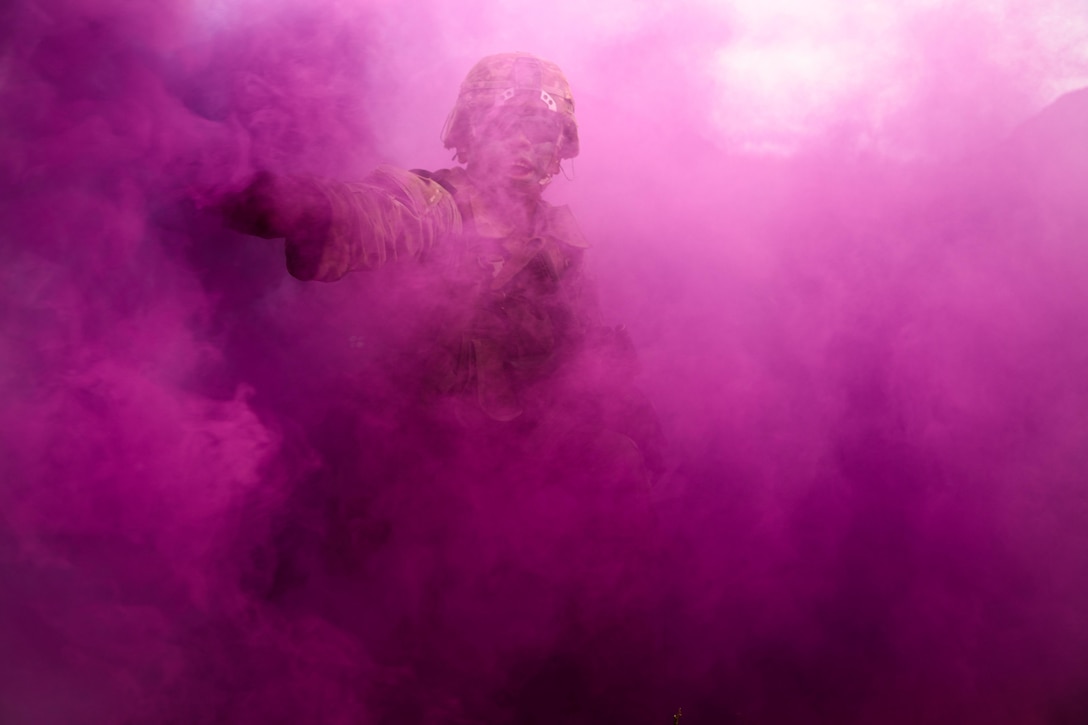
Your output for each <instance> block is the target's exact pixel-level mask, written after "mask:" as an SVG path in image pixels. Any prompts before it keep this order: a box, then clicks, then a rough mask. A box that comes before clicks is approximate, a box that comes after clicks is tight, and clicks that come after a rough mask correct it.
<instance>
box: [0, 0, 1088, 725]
mask: <svg viewBox="0 0 1088 725" xmlns="http://www.w3.org/2000/svg"><path fill="white" fill-rule="evenodd" d="M583 5H584V4H582V3H579V4H577V5H576V4H574V3H557V4H551V5H548V6H545V5H540V6H539V7H537V6H533V7H529V6H526V7H525V8H523V9H516V8H514V7H512V6H509V5H507V4H501V3H486V2H484V3H480V4H478V6H477V7H476V8H475V9H474V10H472V9H463V10H457V11H454V10H452V9H451V8H452V7H453V6H450V8H447V7H446V6H444V5H441V4H439V3H414V4H409V5H407V6H401V5H397V4H393V3H383V2H370V3H359V4H357V5H355V6H348V5H346V4H342V3H333V2H329V3H321V4H317V3H299V2H286V1H285V2H278V3H266V4H257V3H236V4H233V5H228V4H224V3H211V2H206V3H195V2H194V3H181V2H160V3H155V4H153V5H151V4H148V5H147V6H146V7H145V6H144V5H141V4H138V3H130V2H123V1H122V0H113V1H112V2H110V1H108V0H96V1H91V0H87V1H85V2H77V1H76V0H68V1H67V2H62V1H61V0H51V1H49V2H44V1H43V2H32V1H31V0H20V1H17V2H13V3H10V4H9V5H7V6H6V8H5V9H3V10H2V11H0V18H2V22H0V27H2V28H3V30H2V31H0V32H2V33H3V39H4V41H5V42H4V44H3V48H4V50H3V51H2V53H3V55H2V57H0V68H2V70H0V89H2V90H0V92H2V94H3V98H4V101H5V103H4V104H3V110H2V111H0V114H2V119H3V128H4V139H5V141H4V143H3V144H2V145H0V158H2V164H0V188H2V189H3V196H2V204H0V213H2V219H0V223H2V228H3V230H4V232H3V244H2V246H0V262H2V264H0V275H2V279H3V285H2V286H0V296H2V299H0V330H2V339H3V342H2V343H0V403H2V406H0V430H2V432H3V435H2V436H0V482H2V484H3V485H2V486H0V574H2V576H3V579H2V581H3V590H2V591H3V593H2V596H0V722H4V723H8V722H10V723H18V724H20V725H21V724H22V723H72V722H86V723H164V722H176V723H205V722H207V723H212V722H216V723H251V722H252V723H268V722H292V723H297V722H313V723H326V722H329V723H358V722H398V723H403V722H421V723H422V722H436V723H437V722H469V721H487V722H519V723H531V722H544V721H548V722H569V723H579V722H587V723H588V722H624V723H636V722H645V723H667V722H669V721H670V718H671V717H672V716H673V714H674V713H675V712H676V708H677V707H678V706H682V707H683V719H682V720H681V722H683V723H685V724H686V725H697V724H698V723H726V722H738V723H740V722H757V723H790V722H797V723H810V722H829V723H831V722H834V723H869V722H882V723H916V722H929V723H943V722H948V723H953V722H955V723H962V722H985V723H1040V722H1053V723H1075V722H1081V721H1083V720H1085V719H1086V718H1088V656H1086V654H1085V653H1086V652H1088V628H1086V627H1085V625H1084V616H1083V612H1085V611H1088V578H1086V577H1085V574H1084V572H1085V571H1086V570H1088V537H1086V535H1085V533H1084V531H1085V530H1088V503H1086V501H1088V499H1086V497H1085V493H1084V487H1085V485H1086V481H1085V473H1084V470H1085V467H1086V466H1088V385H1086V383H1085V382H1084V381H1085V380H1086V377H1085V375H1084V372H1085V366H1086V365H1088V334H1086V333H1088V329H1086V328H1088V315H1086V314H1085V312H1084V311H1085V309H1088V291H1086V287H1085V284H1084V280H1085V272H1086V271H1088V270H1086V264H1088V258H1086V253H1085V250H1084V246H1083V242H1084V239H1085V238H1086V232H1088V211H1086V210H1088V193H1086V191H1085V190H1086V189H1088V146H1086V143H1088V142H1086V137H1085V134H1084V129H1085V127H1086V125H1088V97H1086V95H1085V94H1086V93H1088V91H1075V90H1074V91H1073V92H1070V93H1068V94H1066V95H1061V93H1060V91H1066V90H1070V89H1072V88H1075V87H1076V86H1077V85H1078V84H1080V85H1083V82H1082V81H1083V79H1084V78H1085V77H1086V76H1085V74H1084V70H1085V61H1084V59H1083V57H1082V56H1079V55H1077V52H1078V51H1077V50H1076V48H1078V47H1081V46H1082V44H1083V40H1084V37H1085V35H1086V34H1088V31H1086V30H1085V28H1086V27H1088V19H1086V18H1085V16H1084V13H1083V10H1080V9H1076V8H1075V7H1074V6H1072V5H1069V6H1067V5H1065V4H1062V3H1057V2H1054V3H1044V4H1041V5H1040V4H1035V5H1028V4H1026V3H1016V2H1007V3H1004V4H998V5H996V6H995V5H993V4H989V5H986V4H981V3H978V4H976V3H968V2H963V3H947V4H943V5H942V4H937V5H926V4H923V6H919V7H914V4H909V3H908V4H906V5H904V6H903V7H904V8H905V9H903V10H899V11H892V10H890V9H887V8H882V7H880V5H879V4H869V3H862V4H860V5H856V6H855V5H851V6H849V7H850V8H854V7H856V8H860V9H858V10H850V9H849V8H848V7H847V6H846V5H845V4H837V3H831V2H827V3H820V4H819V11H818V12H816V14H815V15H812V14H804V13H803V12H802V11H801V10H798V9H794V10H795V11H791V10H790V9H787V8H781V7H779V6H778V5H777V4H770V5H766V7H764V5H765V4H763V5H761V4H757V3H736V4H734V5H731V6H729V7H728V8H720V7H718V6H716V5H714V4H710V3H706V4H700V3H694V4H692V7H691V8H690V9H688V10H686V11H684V12H681V11H676V10H673V11H670V10H659V9H654V7H652V6H650V5H642V4H639V3H601V4H598V5H597V6H595V7H596V8H597V9H596V10H592V11H591V10H588V9H587V8H585V7H583ZM814 7H815V6H814ZM766 8H770V10H768V9H766ZM470 10H472V11H471V12H470ZM560 31H562V32H560ZM515 48H521V49H525V50H530V51H532V52H536V53H539V54H541V55H542V56H544V57H547V58H549V59H551V60H554V61H556V62H557V63H559V64H560V65H561V66H562V67H563V69H564V70H565V72H566V73H567V76H568V78H569V79H570V81H571V84H572V86H573V89H574V93H575V97H576V99H577V101H578V103H579V106H578V117H579V121H580V123H581V141H582V154H581V155H580V156H579V157H578V158H577V159H576V161H575V163H574V164H573V166H572V171H573V173H572V175H573V177H574V178H573V180H572V181H563V180H560V181H558V182H557V183H556V188H554V189H550V190H549V197H550V198H551V199H552V201H554V202H556V203H568V202H569V203H570V204H571V205H572V206H573V208H574V212H575V214H576V215H577V216H578V219H579V221H580V223H581V225H582V228H583V229H584V231H585V232H586V235H587V236H588V237H589V238H590V240H591V241H592V242H593V244H594V248H593V249H592V250H591V252H590V264H591V266H592V269H593V273H594V276H595V277H596V280H597V284H598V287H599V296H600V298H601V301H602V305H603V307H604V309H605V313H606V317H607V318H608V321H609V322H610V323H612V324H616V323H624V324H626V326H627V328H628V329H629V331H630V333H631V336H632V338H633V339H634V342H635V346H636V347H637V348H638V351H639V357H640V360H641V368H642V372H641V375H640V378H639V385H640V387H641V388H642V389H643V391H645V392H646V394H647V395H648V397H649V398H650V399H651V400H652V402H653V404H654V406H655V407H656V409H657V411H658V414H659V416H660V420H661V424H662V427H663V428H664V432H665V436H666V438H667V439H668V441H669V444H668V449H667V451H666V454H665V458H666V460H665V463H666V470H665V472H664V474H663V475H661V476H660V477H659V479H658V480H657V481H656V483H655V484H654V486H653V487H652V488H651V489H650V490H649V492H648V493H645V492H639V493H638V494H637V495H636V494H630V495H629V494H628V493H627V492H623V491H619V492H616V491H612V492H606V493H595V494H589V493H586V492H585V490H583V489H578V488H576V487H575V485H576V484H577V483H578V482H579V479H578V476H572V477H571V480H570V481H569V482H567V483H568V484H569V485H567V486H565V487H564V486H551V487H549V482H548V481H546V480H542V479H543V476H542V475H538V474H537V473H536V471H538V470H546V464H545V462H546V461H547V460H548V458H549V456H550V455H551V454H553V453H555V452H556V451H553V450H530V451H521V450H517V449H516V448H515V449H511V450H509V452H508V454H507V455H506V456H504V457H501V458H500V459H498V460H491V459H486V460H482V459H481V458H480V457H479V456H477V455H475V454H474V451H473V450H471V449H462V448H460V447H459V446H460V444H461V442H460V441H458V440H448V439H445V438H442V437H441V435H440V434H439V433H437V432H436V431H435V430H434V429H433V428H432V427H431V424H430V419H429V418H428V417H427V416H426V415H424V414H422V413H420V412H419V411H418V410H417V408H416V407H415V406H417V404H418V403H417V401H416V400H415V399H414V398H411V396H407V397H406V391H405V388H404V385H403V382H402V379H401V377H400V373H401V370H400V368H399V365H400V363H401V360H402V357H401V352H402V347H403V342H404V341H405V340H407V339H410V334H409V332H410V329H411V328H412V325H413V322H414V320H413V319H412V318H411V316H410V315H408V314H407V312H405V310H407V309H408V306H407V305H405V304H401V302H402V299H401V295H402V291H401V290H399V289H398V287H397V280H396V278H395V276H390V275H386V276H382V275H380V274H374V275H370V274H363V273H358V274H354V275H351V276H349V277H348V278H345V279H344V280H342V281H340V282H337V283H334V284H328V285H324V284H316V283H302V282H298V281H296V280H294V279H291V278H290V277H289V276H288V275H287V274H286V272H285V270H284V262H283V256H282V251H283V250H282V243H280V242H272V241H266V240H261V239H256V238H251V237H246V236H242V235H239V234H235V233H232V232H229V231H227V230H225V229H224V228H223V227H222V225H221V224H220V222H219V220H218V219H217V217H216V215H215V213H214V209H213V207H214V204H215V200H216V199H217V198H219V197H220V196H221V195H222V194H223V193H225V192H227V191H229V190H231V189H236V188H237V187H238V185H239V184H241V183H242V182H243V181H244V179H246V178H247V177H248V176H249V175H250V174H251V173H252V172H253V171H256V170H271V171H276V172H289V173H310V174H317V175H321V176H325V177H329V178H339V179H357V178H361V177H362V176H363V175H365V174H366V173H368V172H369V171H370V169H371V168H373V167H374V166H375V165H376V164H378V163H391V164H393V165H396V166H401V167H404V168H415V167H426V168H439V167H442V166H448V165H450V164H452V163H453V162H451V161H450V160H449V158H448V155H449V152H448V151H444V150H443V149H442V148H441V143H440V142H439V140H438V135H439V131H440V129H441V125H442V121H443V120H444V118H445V116H446V113H447V112H448V111H449V107H450V105H451V104H452V102H453V99H454V96H455V93H456V88H457V84H458V83H459V81H460V79H461V78H462V76H463V74H464V73H465V71H467V69H468V68H469V67H470V66H471V64H472V63H473V62H475V60H476V59H478V58H479V57H480V56H482V55H485V54H487V53H491V52H495V51H501V50H508V49H509V50H512V49H515ZM1078 79H1081V82H1079V83H1078ZM1059 96H1060V97H1059ZM1055 98H1057V100H1056V101H1055V100H1054V99H1055ZM1051 101H1054V102H1053V103H1051ZM1047 104H1049V105H1047ZM1044 106H1045V108H1044ZM1040 109H1042V110H1040ZM391 310H395V312H393V311H391ZM410 398H411V399H410ZM575 420H577V419H576V417H575ZM557 450H558V449H557ZM579 462H580V463H587V464H596V463H598V462H597V461H594V460H590V461H584V462H583V461H579ZM451 463H453V464H456V465H451ZM536 464H540V467H539V468H538V467H537V465H536ZM620 465H622V464H621V463H617V462H616V461H615V460H613V461H608V462H605V463H603V464H601V466H600V468H599V469H594V468H593V467H592V466H583V469H584V470H582V471H581V474H580V475H582V476H584V477H585V479H586V480H587V481H588V480H590V479H594V477H596V478H601V477H603V478H606V479H607V478H608V477H609V476H610V475H612V474H614V473H615V472H616V468H615V467H616V466H620ZM495 481H502V482H503V483H505V484H507V487H505V488H499V489H496V488H494V487H489V485H488V483H489V482H491V483H493V482H495ZM586 530H591V531H594V532H595V534H596V538H595V539H594V541H593V542H592V544H589V545H587V543H586V542H585V541H584V540H583V539H582V538H580V537H579V534H578V532H584V531H586ZM515 564H516V565H515ZM469 710H471V711H473V712H477V713H484V714H482V715H481V714H478V715H476V717H477V718H478V719H477V720H468V719H461V720H459V719H458V718H460V717H463V718H467V717H468V715H464V714H463V713H465V712H468V711H469Z"/></svg>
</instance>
